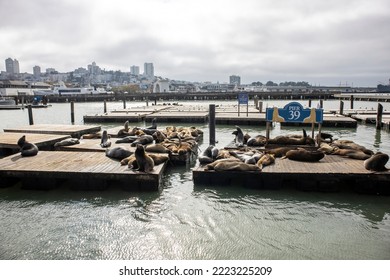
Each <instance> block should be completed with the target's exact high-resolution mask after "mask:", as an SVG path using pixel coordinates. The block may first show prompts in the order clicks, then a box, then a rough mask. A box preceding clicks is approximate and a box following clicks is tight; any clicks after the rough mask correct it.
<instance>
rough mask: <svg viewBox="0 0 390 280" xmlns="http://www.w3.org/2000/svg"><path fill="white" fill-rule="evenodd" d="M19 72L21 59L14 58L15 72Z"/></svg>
mask: <svg viewBox="0 0 390 280" xmlns="http://www.w3.org/2000/svg"><path fill="white" fill-rule="evenodd" d="M19 73H20V69H19V61H17V60H16V59H14V74H19Z"/></svg>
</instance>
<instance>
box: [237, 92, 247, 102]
mask: <svg viewBox="0 0 390 280" xmlns="http://www.w3.org/2000/svg"><path fill="white" fill-rule="evenodd" d="M238 104H248V94H247V93H245V92H242V93H239V94H238Z"/></svg>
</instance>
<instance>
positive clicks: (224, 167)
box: [214, 161, 261, 172]
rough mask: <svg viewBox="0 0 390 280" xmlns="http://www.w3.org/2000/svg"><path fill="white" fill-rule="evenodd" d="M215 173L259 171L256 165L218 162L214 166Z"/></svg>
mask: <svg viewBox="0 0 390 280" xmlns="http://www.w3.org/2000/svg"><path fill="white" fill-rule="evenodd" d="M214 170H215V171H217V172H218V171H261V170H260V168H259V167H258V166H257V165H253V164H247V163H244V162H239V161H226V162H219V163H217V164H216V165H215V166H214Z"/></svg>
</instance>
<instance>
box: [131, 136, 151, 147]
mask: <svg viewBox="0 0 390 280" xmlns="http://www.w3.org/2000/svg"><path fill="white" fill-rule="evenodd" d="M153 140H154V139H153V136H152V135H141V136H139V137H138V139H137V140H135V141H134V142H133V143H131V146H132V147H136V146H137V145H138V144H142V145H146V144H150V143H153Z"/></svg>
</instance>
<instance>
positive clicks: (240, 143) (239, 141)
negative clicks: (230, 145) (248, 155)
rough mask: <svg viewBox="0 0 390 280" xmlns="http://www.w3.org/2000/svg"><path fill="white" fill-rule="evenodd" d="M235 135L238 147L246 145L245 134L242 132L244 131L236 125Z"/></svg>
mask: <svg viewBox="0 0 390 280" xmlns="http://www.w3.org/2000/svg"><path fill="white" fill-rule="evenodd" d="M232 134H234V135H236V137H235V138H234V143H236V145H237V146H243V145H244V133H243V132H242V129H241V128H240V127H239V126H238V125H236V131H233V133H232Z"/></svg>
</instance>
